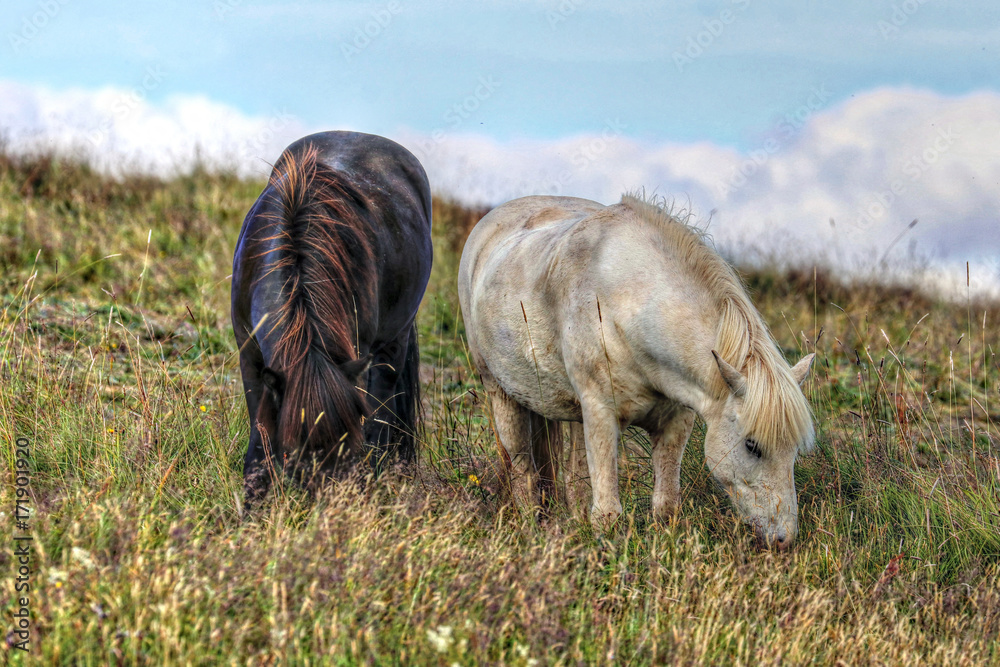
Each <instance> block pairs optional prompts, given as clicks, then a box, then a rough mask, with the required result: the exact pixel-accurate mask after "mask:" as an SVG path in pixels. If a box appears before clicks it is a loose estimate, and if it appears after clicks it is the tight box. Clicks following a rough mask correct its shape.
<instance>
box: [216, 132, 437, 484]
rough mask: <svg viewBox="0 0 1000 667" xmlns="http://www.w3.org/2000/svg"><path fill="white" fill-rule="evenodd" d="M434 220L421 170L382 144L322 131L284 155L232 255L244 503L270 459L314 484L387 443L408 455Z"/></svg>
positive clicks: (265, 480)
mask: <svg viewBox="0 0 1000 667" xmlns="http://www.w3.org/2000/svg"><path fill="white" fill-rule="evenodd" d="M430 227H431V193H430V187H429V186H428V184H427V176H426V174H425V173H424V170H423V167H421V166H420V163H419V162H418V161H417V159H416V158H415V157H414V156H413V155H412V154H410V153H409V152H408V151H407V150H406V149H404V148H403V147H402V146H399V145H398V144H396V143H393V142H392V141H389V140H388V139H384V138H382V137H378V136H374V135H370V134H360V133H355V132H322V133H319V134H313V135H310V136H308V137H305V138H303V139H300V140H298V141H296V142H295V143H293V144H292V145H291V146H289V147H288V148H286V149H285V151H284V152H283V153H282V154H281V157H280V158H279V159H278V162H277V164H276V165H275V167H274V169H273V170H272V172H271V177H270V179H269V182H268V184H267V187H266V188H265V189H264V191H263V192H262V193H261V195H260V197H258V198H257V201H256V203H254V205H253V208H251V209H250V212H249V213H248V214H247V217H246V219H245V220H244V222H243V229H242V231H241V232H240V238H239V241H238V243H237V245H236V254H235V258H234V259H233V284H232V318H233V329H234V331H235V333H236V341H237V343H238V344H239V350H240V371H241V373H242V375H243V388H244V391H245V392H246V400H247V408H248V410H249V413H250V422H251V428H250V444H249V447H248V448H247V454H246V459H245V464H244V468H243V475H244V485H245V492H246V496H247V500H248V501H250V500H254V499H258V498H260V497H261V496H263V495H264V494H265V493H266V492H267V489H268V487H269V486H270V480H271V467H272V464H273V465H277V466H278V467H282V468H284V469H285V470H286V471H287V472H289V473H293V476H295V477H296V478H297V479H299V480H300V481H302V482H303V483H304V484H306V485H307V486H311V485H312V484H313V483H315V482H318V481H321V480H322V479H323V478H324V477H326V476H327V475H328V474H329V473H332V472H335V471H337V470H339V469H342V468H344V467H347V466H349V465H351V464H353V463H354V462H356V461H358V460H359V459H361V458H362V457H364V456H365V455H368V456H372V457H373V458H374V459H375V460H376V461H377V460H378V459H379V458H380V457H381V456H382V455H384V454H385V453H388V451H389V450H390V446H393V447H394V449H395V451H396V452H397V453H398V454H399V456H400V457H401V458H403V459H410V458H412V457H413V456H414V452H415V439H414V438H415V428H416V425H417V415H418V410H419V401H420V398H419V379H418V365H419V359H420V355H419V351H418V349H417V332H416V327H415V324H414V317H415V315H416V312H417V306H418V305H419V304H420V300H421V298H422V297H423V294H424V289H425V288H426V286H427V280H428V278H429V277H430V270H431V238H430ZM369 446H370V447H369ZM372 449H374V451H372Z"/></svg>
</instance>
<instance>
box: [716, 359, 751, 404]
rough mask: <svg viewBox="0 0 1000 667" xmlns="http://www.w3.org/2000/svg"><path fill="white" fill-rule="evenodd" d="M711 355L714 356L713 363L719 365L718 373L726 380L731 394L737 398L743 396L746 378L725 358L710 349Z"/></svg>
mask: <svg viewBox="0 0 1000 667" xmlns="http://www.w3.org/2000/svg"><path fill="white" fill-rule="evenodd" d="M712 356H713V357H715V363H716V365H717V366H718V367H719V373H721V374H722V379H723V380H725V381H726V384H727V385H729V390H730V391H732V392H733V395H734V396H736V397H737V398H740V397H742V396H743V394H744V393H745V392H746V389H747V380H746V378H745V377H743V374H742V373H740V372H739V371H738V370H736V369H735V368H733V367H732V366H730V365H729V364H728V363H727V362H726V360H725V359H723V358H722V357H720V356H719V353H718V352H716V351H715V350H712Z"/></svg>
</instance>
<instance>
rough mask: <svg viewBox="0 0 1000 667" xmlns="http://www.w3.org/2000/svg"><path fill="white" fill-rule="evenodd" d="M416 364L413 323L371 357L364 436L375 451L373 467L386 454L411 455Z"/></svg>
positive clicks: (416, 393) (417, 391) (417, 390)
mask: <svg viewBox="0 0 1000 667" xmlns="http://www.w3.org/2000/svg"><path fill="white" fill-rule="evenodd" d="M419 363H420V351H419V349H418V348H417V330H416V326H415V325H411V326H410V327H407V329H406V330H405V331H404V332H403V333H402V334H401V335H400V337H399V338H398V339H396V340H395V341H393V342H392V343H390V344H388V345H385V346H383V348H382V350H380V351H379V352H378V353H377V354H376V355H375V358H374V359H373V360H372V365H371V369H370V370H369V375H368V400H369V403H370V405H371V407H372V411H373V412H372V416H371V420H370V426H369V429H368V437H367V439H368V443H369V444H370V445H371V446H372V447H373V448H374V450H375V451H374V452H373V453H372V456H373V457H374V460H373V461H372V462H373V463H374V464H375V465H376V469H378V468H381V467H382V463H383V460H384V459H386V454H390V453H395V454H397V455H398V456H399V457H400V458H402V459H406V460H409V459H412V458H413V455H414V451H415V441H416V426H417V423H416V422H417V419H416V417H417V409H418V402H419V400H420V378H419Z"/></svg>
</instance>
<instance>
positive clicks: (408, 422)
mask: <svg viewBox="0 0 1000 667" xmlns="http://www.w3.org/2000/svg"><path fill="white" fill-rule="evenodd" d="M399 379H400V382H399V385H400V389H401V390H402V392H403V393H402V394H401V395H400V398H401V400H400V402H399V404H398V407H397V413H398V417H399V422H400V426H401V432H400V440H399V449H398V450H397V451H398V453H399V458H400V459H402V460H404V461H411V460H413V459H414V458H415V457H416V453H417V439H418V437H419V436H420V434H421V428H422V426H423V410H422V409H421V405H422V404H421V401H420V348H419V346H418V345H417V323H416V322H414V323H413V326H412V328H411V329H410V336H409V341H408V342H407V346H406V360H405V361H404V362H403V370H402V372H401V373H400V378H399Z"/></svg>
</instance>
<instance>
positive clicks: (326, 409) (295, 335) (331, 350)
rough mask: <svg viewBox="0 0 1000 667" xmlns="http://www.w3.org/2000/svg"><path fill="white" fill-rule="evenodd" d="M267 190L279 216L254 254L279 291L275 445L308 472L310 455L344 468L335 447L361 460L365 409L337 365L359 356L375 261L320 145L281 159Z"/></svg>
mask: <svg viewBox="0 0 1000 667" xmlns="http://www.w3.org/2000/svg"><path fill="white" fill-rule="evenodd" d="M270 186H271V188H272V192H273V199H272V202H273V203H274V204H275V205H276V206H275V210H276V211H277V213H273V214H271V215H270V216H269V218H270V219H269V224H267V225H266V226H265V229H266V230H267V233H266V235H265V236H263V237H262V238H256V239H252V240H251V244H252V245H251V254H256V255H257V256H259V257H262V258H263V259H264V261H265V262H266V265H267V267H268V269H267V271H266V272H265V273H264V274H263V275H262V276H260V277H259V278H258V280H263V279H265V278H269V277H270V278H275V277H276V278H277V281H278V283H279V284H280V285H281V289H280V298H279V299H278V301H279V305H278V308H277V309H276V312H273V313H271V317H272V318H274V319H273V320H272V323H270V324H269V325H265V329H266V330H267V331H268V333H267V334H266V335H267V336H269V337H270V340H271V343H272V345H273V350H274V354H273V358H272V359H271V362H270V363H271V365H270V369H271V370H272V371H273V372H275V373H276V375H277V376H278V377H280V378H282V384H283V390H282V391H281V392H280V393H281V395H282V398H281V402H280V408H279V419H278V424H279V426H278V434H277V435H278V437H277V442H279V443H281V445H282V449H283V450H284V451H285V452H288V451H290V450H296V451H298V452H299V453H300V455H299V457H298V458H299V461H292V463H293V464H294V463H301V464H304V465H310V464H311V463H312V461H309V460H308V459H305V460H303V458H304V457H303V455H304V454H306V453H307V452H312V453H313V454H314V455H315V454H322V455H324V456H332V457H336V458H337V459H339V458H341V457H340V456H338V440H342V441H343V442H342V443H340V444H341V445H342V446H343V453H344V454H349V453H351V454H357V453H358V452H359V450H360V447H361V443H362V441H363V427H362V421H363V418H364V416H366V415H367V414H368V406H367V403H366V401H365V400H364V399H363V398H362V396H361V394H360V392H359V390H358V389H357V388H356V387H355V386H354V378H349V377H347V376H346V375H345V374H344V372H343V371H342V370H341V367H340V366H341V364H344V363H346V362H350V361H352V360H354V359H355V358H356V357H357V351H356V349H355V339H356V337H357V333H356V332H357V326H358V324H357V317H358V313H359V312H360V313H368V312H371V311H372V309H373V308H374V302H375V285H376V280H377V279H376V274H375V268H374V267H375V262H374V258H373V255H374V253H373V250H372V245H371V241H370V240H369V237H368V236H367V235H366V233H365V228H366V222H365V220H364V219H363V218H362V217H361V216H360V214H359V203H358V202H357V195H355V194H354V191H353V189H352V188H351V186H350V184H349V183H347V182H346V181H345V180H344V178H343V177H342V176H341V175H340V174H338V172H337V171H336V170H334V169H333V168H332V167H330V166H328V165H326V164H324V163H323V162H322V161H321V160H320V159H319V155H318V151H317V149H316V147H315V146H309V147H308V148H306V150H304V151H302V152H300V153H299V154H297V155H296V154H293V153H290V152H287V153H285V154H284V155H283V156H282V157H281V159H280V160H279V162H278V164H277V165H276V167H275V168H274V170H273V172H272V175H271V179H270ZM362 205H363V204H362ZM345 431H346V434H347V435H346V436H345V437H341V434H343V433H345ZM317 462H318V463H320V464H322V463H323V461H322V460H318V461H317Z"/></svg>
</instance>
